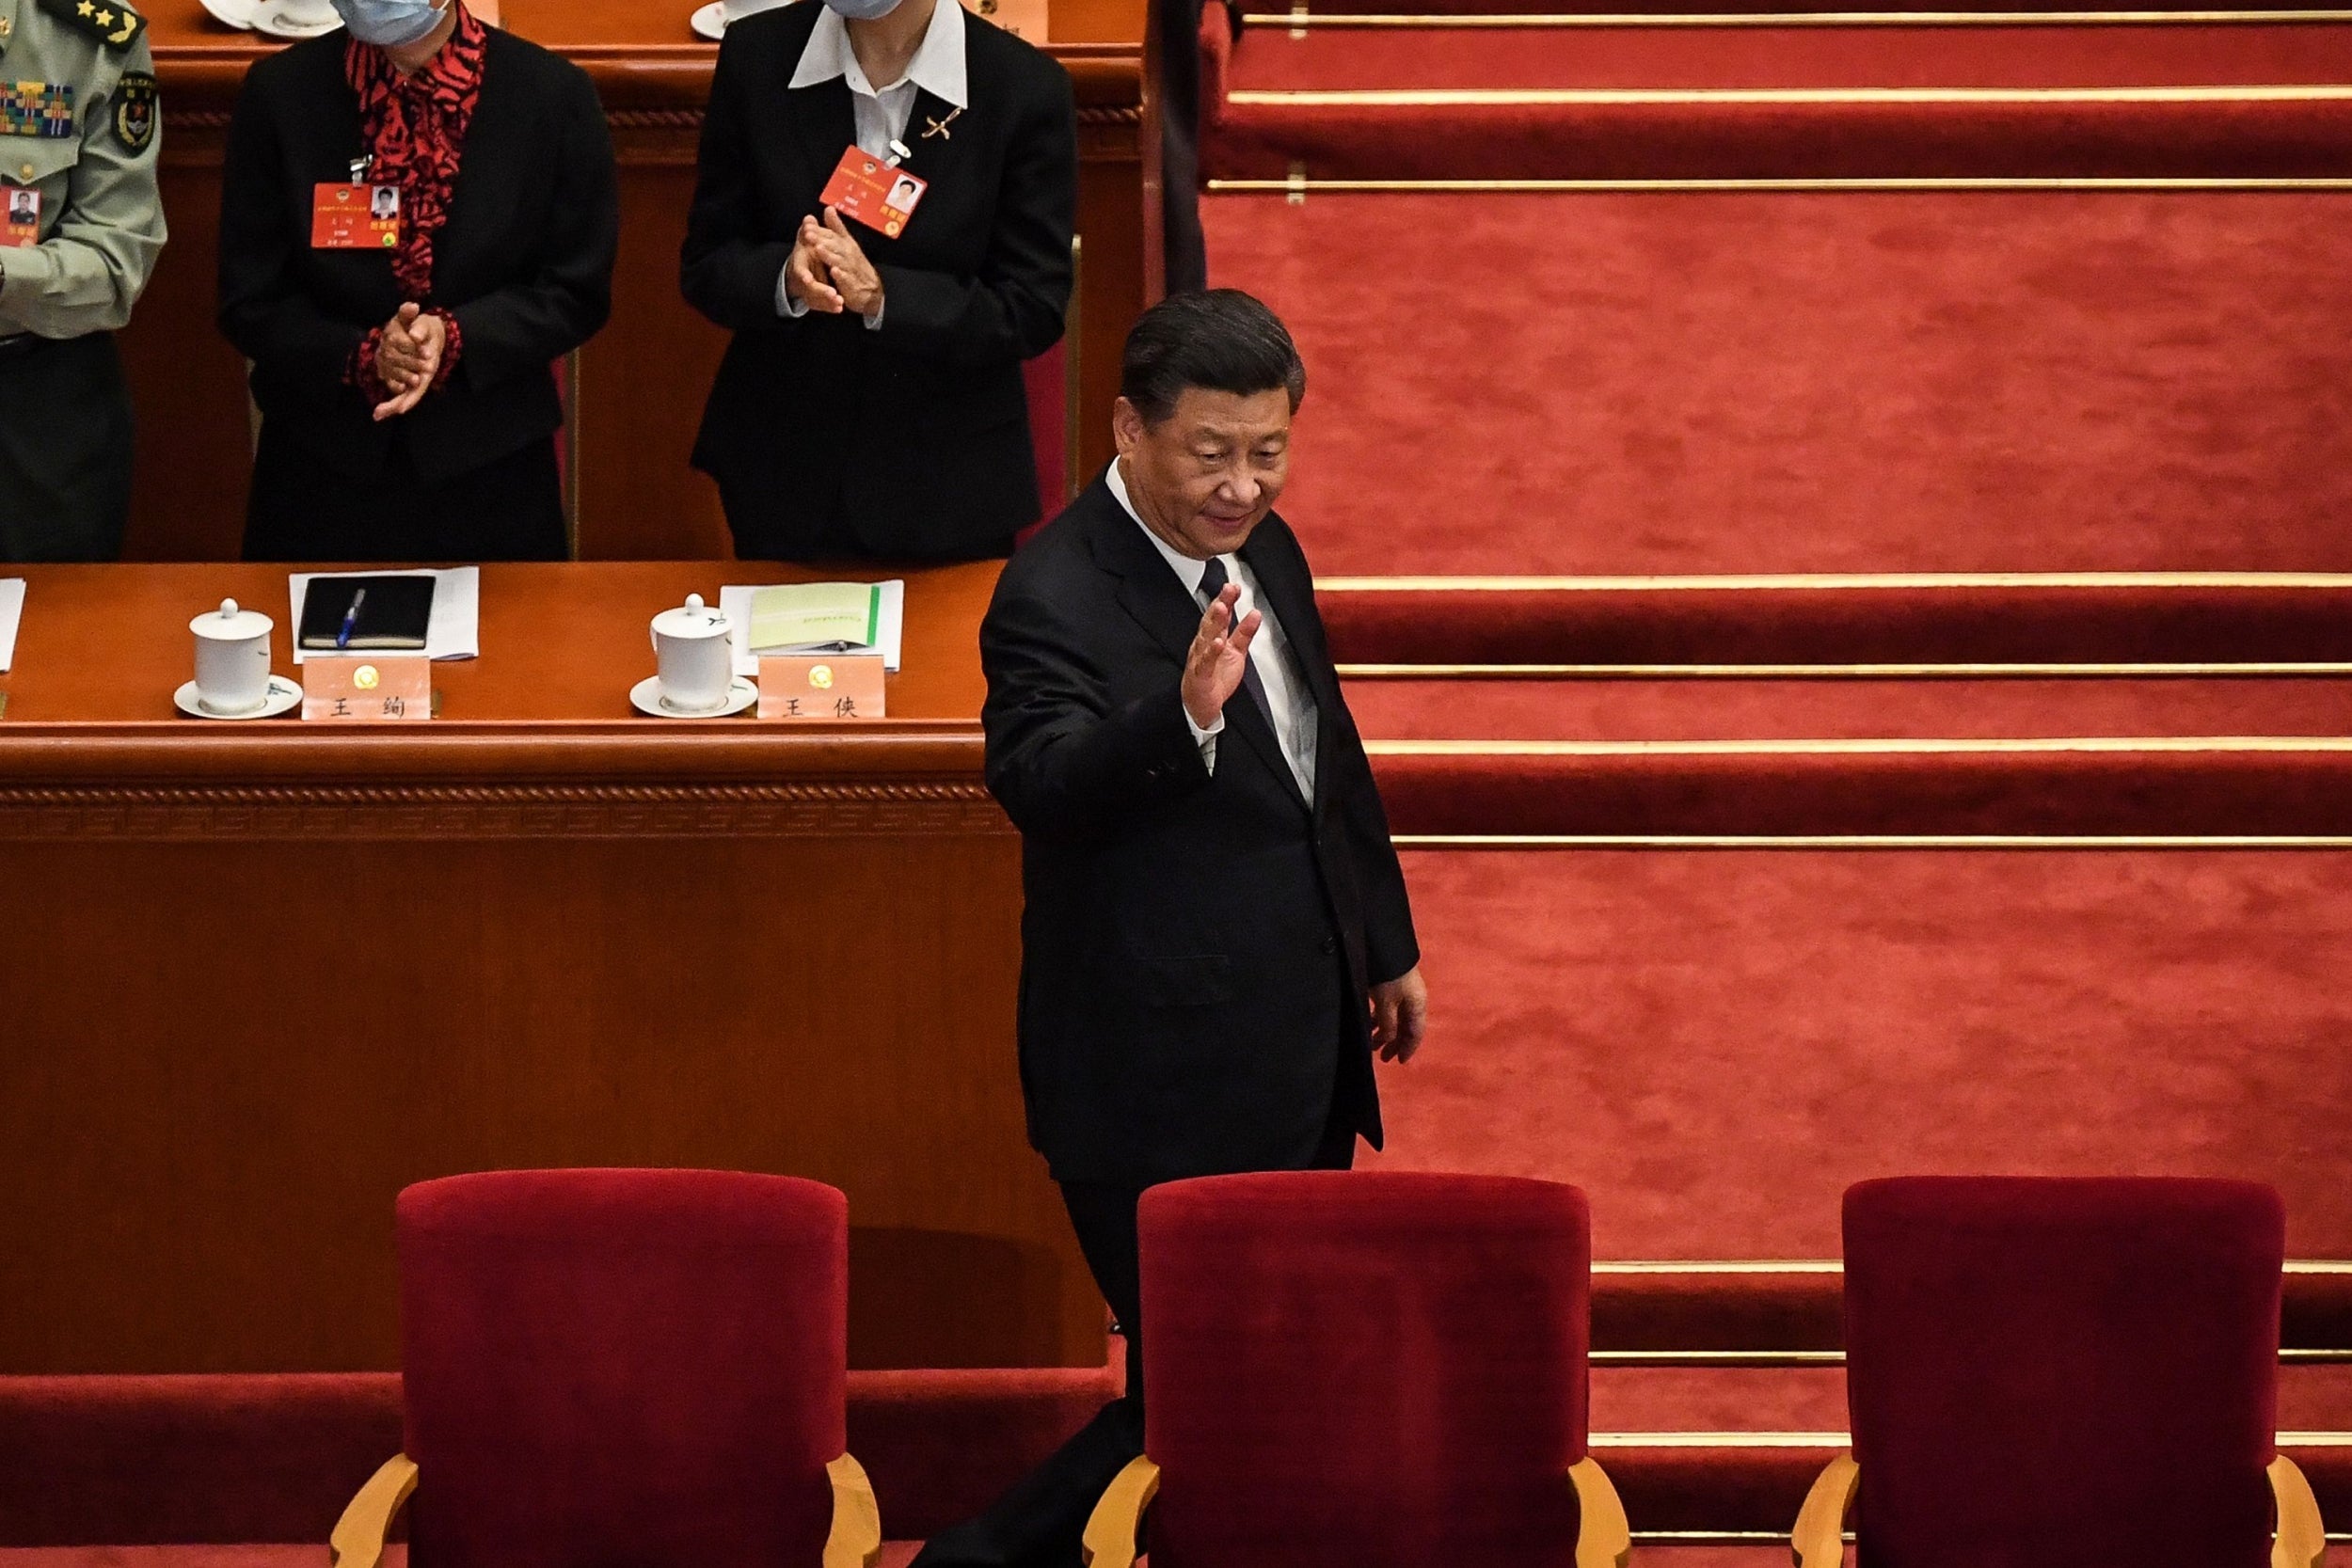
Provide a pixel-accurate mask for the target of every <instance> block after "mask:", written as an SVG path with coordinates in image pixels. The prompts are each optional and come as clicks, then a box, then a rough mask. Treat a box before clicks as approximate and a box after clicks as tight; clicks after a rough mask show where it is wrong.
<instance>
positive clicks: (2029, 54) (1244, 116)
mask: <svg viewBox="0 0 2352 1568" xmlns="http://www.w3.org/2000/svg"><path fill="white" fill-rule="evenodd" d="M1259 36H1260V34H1259V32H1258V30H1255V29H1253V30H1251V32H1250V33H1249V34H1248V35H1246V36H1245V38H1244V40H1242V41H1241V42H1240V43H1238V44H1236V43H1235V42H1234V41H1233V40H1232V38H1231V37H1230V36H1229V34H1228V32H1227V30H1226V26H1225V24H1224V23H1223V22H1222V20H1221V19H1220V18H1218V17H1217V16H1216V14H1215V13H1214V12H1213V13H1211V15H1210V16H1209V18H1208V19H1207V20H1205V21H1204V23H1203V25H1202V28H1201V34H1200V40H1201V68H1200V69H1201V141H1200V167H1201V171H1202V173H1203V175H1204V176H1205V177H1206V178H1207V179H1208V180H1209V181H1210V188H1211V189H1213V190H1214V189H1216V188H1218V186H1219V183H1220V182H1235V181H1242V182H1248V181H1258V182H1265V181H1273V182H1281V181H1283V180H1285V179H1287V178H1289V177H1290V176H1291V175H1292V174H1293V173H1294V172H1303V174H1304V175H1305V176H1306V177H1307V178H1309V179H1311V180H1322V181H1350V180H1368V181H1430V180H1436V181H1494V180H1552V181H1562V180H1566V181H1627V180H1633V181H1643V180H1648V181H1659V180H1669V181H1720V180H1735V181H1754V180H1783V181H1820V180H1917V179H1942V180H1968V179H1979V180H1980V179H2084V178H2105V179H2183V178H2202V179H2217V178H2226V179H2249V178H2253V179H2326V178H2329V177H2340V176H2342V175H2344V172H2345V170H2346V168H2347V166H2352V87H2346V86H2344V85H2340V78H2341V76H2342V74H2343V73H2342V72H2341V71H2335V70H2333V69H2331V67H2330V65H2329V63H2328V61H2326V60H2322V61H2321V62H2319V63H2318V64H2317V65H2316V66H2314V67H2313V68H2312V73H2313V74H2314V75H2317V76H2319V77H2322V78H2326V79H2325V80H2321V81H2318V82H2313V81H2310V80H2308V79H2301V80H2291V81H2290V82H2287V83H2262V84H2253V85H2242V84H2240V85H2230V77H2231V71H2230V68H2229V67H2228V65H2227V64H2225V63H2224V62H2225V61H2226V60H2227V59H2228V58H2229V56H2228V55H2227V54H2226V53H2225V52H2223V51H2219V50H2217V51H2215V55H2216V59H2215V65H2214V72H2215V73H2216V74H2217V75H2218V76H2220V77H2221V78H2222V82H2221V83H2219V84H2213V83H2207V84H2192V85H2188V86H2183V85H2180V84H2179V83H2177V82H2167V81H2164V80H2163V78H2164V77H2166V76H2167V75H2168V74H2179V72H2178V71H2168V70H2166V69H2163V66H2164V63H2165V62H2162V61H2160V60H2157V59H2153V58H2150V59H2148V60H2146V61H2145V62H2144V64H2145V65H2146V66H2147V69H2146V70H2144V71H2132V70H2130V69H2128V68H2127V64H2112V65H2110V66H2109V67H2107V68H2106V72H2105V73H2106V75H2108V76H2121V77H2123V78H2125V79H2126V80H2128V79H2129V78H2130V77H2132V76H2133V75H2135V74H2137V75H2142V76H2153V77H2154V78H2156V79H2157V80H2156V81H2155V82H2154V83H2153V84H2151V83H2146V82H2141V83H2132V84H2130V85H2125V86H2117V85H2114V84H2113V83H2112V82H2108V83H2104V84H2103V83H2101V82H2098V81H2088V82H2057V83H2038V84H2035V85H2026V86H2006V85H2002V84H1999V83H1983V82H1971V81H1967V80H1965V79H1963V78H1964V74H1965V71H1966V70H1967V69H1968V68H1966V67H1964V66H1962V65H1957V64H1956V65H1955V66H1954V68H1953V70H1952V71H1931V70H1929V69H1928V67H1927V64H1926V62H1929V61H1932V60H1935V59H1936V58H1938V56H1939V55H1940V54H1941V51H1940V50H1931V49H1925V48H1920V49H1916V50H1915V55H1916V56H1917V58H1918V60H1919V61H1920V62H1921V64H1920V65H1919V66H1918V67H1917V68H1916V69H1917V70H1918V71H1920V72H1921V73H1922V74H1925V75H1927V76H1930V77H1934V76H1937V75H1941V76H1944V77H1945V78H1946V80H1945V81H1943V82H1940V83H1937V84H1936V85H1934V86H1932V87H1917V86H1909V85H1886V84H1874V83H1869V82H1863V83H1858V84H1855V85H1853V86H1851V87H1849V86H1838V87H1834V88H1828V87H1819V86H1812V85H1806V86H1802V87H1782V86H1774V85H1771V83H1770V81H1769V73H1768V75H1767V79H1766V80H1764V81H1761V82H1750V83H1746V84H1742V85H1739V86H1730V87H1704V86H1699V85H1695V84H1692V85H1669V86H1652V87H1638V88H1633V87H1622V86H1611V85H1605V84H1594V83H1588V82H1582V81H1581V80H1580V79H1579V78H1578V77H1577V76H1576V75H1575V74H1574V72H1573V71H1572V68H1571V67H1570V66H1569V65H1568V64H1566V63H1565V61H1566V60H1572V59H1573V58H1574V57H1575V55H1576V54H1577V53H1578V51H1577V50H1576V49H1575V48H1574V47H1573V44H1572V42H1571V43H1570V44H1566V45H1562V46H1559V47H1557V48H1543V49H1540V50H1539V49H1536V48H1534V47H1532V46H1531V47H1530V48H1529V49H1526V50H1523V51H1522V50H1515V48H1514V43H1515V41H1516V40H1507V39H1502V40H1498V39H1491V38H1488V37H1486V35H1485V34H1483V33H1479V34H1465V33H1454V32H1449V33H1431V34H1429V35H1428V37H1427V46H1426V47H1425V48H1423V49H1422V50H1421V51H1420V55H1421V65H1420V67H1419V69H1418V70H1416V71H1410V72H1401V73H1400V74H1398V75H1397V76H1396V77H1394V78H1393V79H1386V80H1381V79H1375V80H1361V79H1359V77H1358V76H1357V75H1356V74H1355V73H1356V72H1358V71H1365V70H1369V69H1371V61H1370V59H1369V58H1366V59H1363V60H1355V59H1353V56H1355V55H1373V54H1381V53H1385V52H1386V46H1385V45H1380V44H1379V43H1377V41H1376V40H1361V39H1358V40H1353V41H1352V42H1351V41H1348V40H1343V41H1342V42H1341V43H1340V44H1338V45H1337V46H1336V48H1337V49H1338V51H1339V52H1340V54H1341V55H1343V56H1348V57H1349V60H1350V63H1346V64H1335V65H1334V66H1333V67H1332V68H1331V69H1330V71H1329V73H1328V79H1327V80H1326V81H1324V82H1323V83H1322V85H1319V86H1316V87H1299V86H1281V87H1275V86H1256V85H1253V80H1252V73H1253V71H1256V68H1255V67H1254V66H1253V65H1252V64H1251V60H1252V59H1253V58H1254V57H1255V56H1256V55H1258V54H1260V53H1266V52H1267V51H1269V50H1270V51H1271V53H1270V54H1268V55H1267V57H1268V58H1269V59H1274V58H1279V57H1281V55H1282V51H1283V49H1285V48H1286V47H1287V44H1286V43H1278V44H1270V45H1263V46H1262V45H1261V44H1260V43H1258V42H1256V41H1254V40H1257V39H1258V38H1259ZM1965 36H1966V37H1968V38H1975V37H1976V35H1975V34H1974V33H1970V34H1967V35H1965ZM1327 41H1328V40H1326V42H1327ZM1359 46H1360V47H1359ZM1300 47H1301V48H1302V49H1303V50H1305V51H1306V54H1305V55H1303V56H1302V58H1304V59H1305V60H1307V62H1308V67H1307V69H1308V70H1309V71H1310V72H1311V73H1312V74H1314V75H1316V76H1318V77H1321V76H1324V74H1325V72H1324V71H1322V70H1321V69H1320V68H1318V67H1316V66H1315V65H1314V64H1313V62H1314V61H1315V60H1317V59H1319V58H1320V57H1321V56H1322V55H1323V53H1324V49H1325V45H1324V44H1323V43H1318V42H1317V41H1316V40H1315V39H1314V37H1313V36H1312V35H1310V37H1309V39H1308V40H1305V42H1304V43H1303V44H1301V45H1300ZM1953 47H1954V48H1958V47H1959V46H1958V45H1954V46H1953ZM2088 52H2089V51H2088V50H2087V49H2086V48H2082V47H2080V46H2078V48H2077V50H2075V51H2063V52H2061V53H2062V54H2063V53H2088ZM2038 53H2040V51H2039V50H2037V49H2036V47H2035V45H2034V44H2033V43H2032V42H2031V41H2030V40H2021V41H2020V43H2019V46H2018V49H2017V51H2016V55H2017V56H2018V58H2017V59H2016V61H2015V62H2014V63H2013V65H2012V66H2011V67H2010V74H2013V75H2016V76H2018V77H2020V78H2021V79H2025V80H2028V81H2030V80H2031V79H2032V78H2034V77H2035V76H2037V75H2040V74H2042V72H2043V71H2044V70H2045V69H2054V68H2042V67H2038V66H2035V65H2032V64H2030V63H2029V62H2030V61H2031V59H2032V58H2033V57H2034V56H2035V55H2037V54H2038ZM2156 53H2157V52H2156V51H2155V50H2153V48H2152V47H2151V46H2150V45H2149V44H2148V43H2147V41H2146V38H2145V37H2144V36H2143V35H2141V34H2138V33H2129V34H2120V35H2119V38H2118V40H2117V43H2116V46H2115V48H2114V51H2113V54H2114V55H2115V58H2116V60H2117V61H2119V62H2130V61H2132V60H2134V59H2136V58H2137V57H2138V56H2142V55H2151V56H2153V55H2155V54H2156ZM2326 53H2328V54H2333V55H2338V56H2339V57H2340V55H2341V51H2340V50H2329V51H2327V52H2326ZM1796 57H1798V56H1797V55H1796V54H1795V53H1793V52H1792V55H1791V57H1790V59H1789V60H1788V61H1785V62H1783V63H1782V64H1781V65H1780V66H1779V67H1778V68H1777V70H1778V71H1779V73H1781V74H1787V75H1802V74H1804V72H1802V71H1799V70H1798V68H1797V67H1796V66H1795V64H1794V63H1793V61H1794V59H1795V58H1796ZM1539 60H1540V61H1541V65H1540V68H1539V66H1538V63H1537V62H1538V61H1539ZM1482 62H1483V63H1482ZM1505 62H1515V63H1509V64H1506V63H1505ZM1758 69H1759V71H1761V70H1763V69H1764V68H1763V67H1761V66H1759V68H1758ZM1975 69H1979V70H1983V69H1990V68H1988V67H1983V66H1980V65H1979V66H1978V67H1976V68H1975ZM2247 69H2248V70H2249V71H2253V69H2254V68H2253V64H2252V62H2249V63H2248V68H2247ZM1631 70H1632V68H1631V64H1630V62H1625V63H1624V64H1623V65H1622V66H1621V68H1620V69H1619V71H1617V72H1616V73H1617V74H1620V75H1623V74H1628V73H1630V72H1631ZM2084 70H2085V71H2087V72H2088V71H2090V67H2088V66H2086V67H2084ZM2254 73H2259V72H2254ZM1296 74H1297V71H1272V72H1270V79H1272V80H1275V81H1286V80H1288V79H1289V78H1290V77H1292V76H1295V75H1296ZM1515 78H1517V79H1518V80H1519V81H1520V82H1521V83H1522V84H1524V83H1525V82H1526V81H1528V80H1530V79H1534V80H1540V82H1541V85H1540V87H1538V86H1529V85H1513V84H1514V79H1515Z"/></svg>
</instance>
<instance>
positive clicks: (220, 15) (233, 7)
mask: <svg viewBox="0 0 2352 1568" xmlns="http://www.w3.org/2000/svg"><path fill="white" fill-rule="evenodd" d="M204 8H205V10H207V11H209V12H211V13H212V18H213V20H214V21H215V22H217V23H220V24H222V25H224V26H229V27H234V28H236V29H237V30H238V31H239V32H246V33H249V32H251V31H252V30H253V13H254V12H255V11H256V10H257V9H259V8H260V7H259V4H258V0H204Z"/></svg>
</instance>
